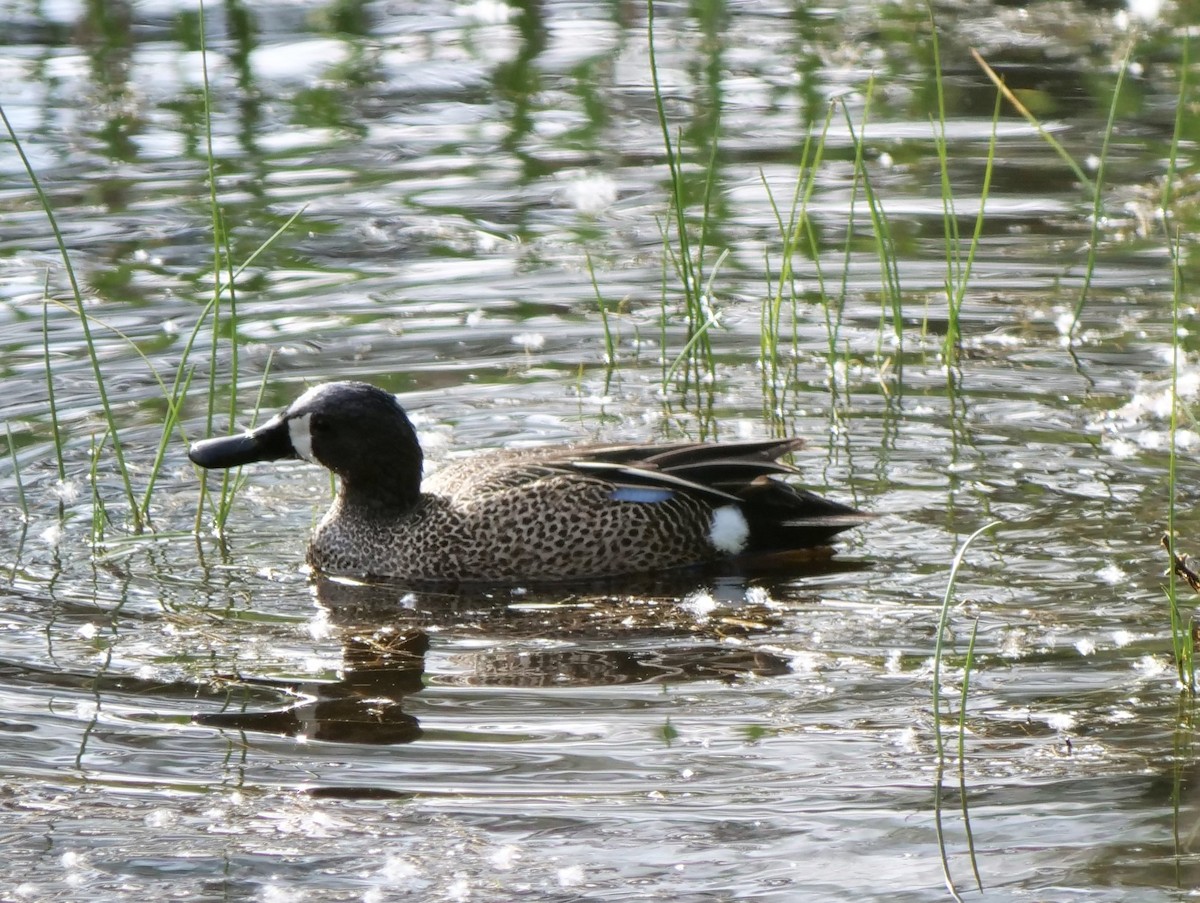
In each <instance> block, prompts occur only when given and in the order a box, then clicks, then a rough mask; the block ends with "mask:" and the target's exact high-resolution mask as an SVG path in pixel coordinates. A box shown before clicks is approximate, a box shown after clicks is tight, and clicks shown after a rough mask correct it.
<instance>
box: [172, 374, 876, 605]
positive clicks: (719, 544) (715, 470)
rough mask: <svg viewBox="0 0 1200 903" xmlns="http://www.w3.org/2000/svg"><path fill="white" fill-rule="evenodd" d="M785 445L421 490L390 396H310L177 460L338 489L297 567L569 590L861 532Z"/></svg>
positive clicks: (514, 469) (503, 463)
mask: <svg viewBox="0 0 1200 903" xmlns="http://www.w3.org/2000/svg"><path fill="white" fill-rule="evenodd" d="M800 445H801V442H800V441H799V440H796V439H790V440H766V441H754V442H738V443H731V444H721V445H714V444H696V443H677V444H673V445H645V446H588V447H581V448H580V447H576V448H558V449H541V448H539V449H529V450H524V451H517V452H493V453H489V454H483V455H479V456H476V457H473V458H468V459H464V460H462V461H459V462H456V463H453V464H450V465H448V466H446V467H444V468H442V469H441V470H439V471H438V472H436V473H435V474H433V475H432V476H431V477H430V478H429V479H428V480H426V481H425V482H424V483H423V484H422V483H421V464H422V460H421V450H420V445H419V444H418V442H417V438H416V433H415V431H414V430H413V428H412V426H411V424H410V423H409V422H408V418H407V416H406V415H405V414H404V411H403V409H402V408H401V407H400V405H399V403H398V402H397V401H396V400H395V397H394V396H393V395H391V394H390V393H387V392H385V391H383V390H382V389H378V388H376V387H374V386H370V385H367V384H365V383H328V384H326V385H323V386H318V387H316V388H314V389H311V390H309V391H308V392H307V393H305V394H304V395H303V396H302V397H301V398H299V399H298V400H297V401H296V402H295V403H294V404H293V405H292V406H291V407H289V408H288V409H287V410H286V411H284V412H283V413H282V414H280V415H278V416H276V417H275V418H273V419H272V420H271V421H269V422H268V423H266V424H264V425H263V426H262V427H260V428H259V429H257V430H254V431H252V432H249V433H246V434H244V435H242V436H235V437H230V438H227V439H210V440H206V441H204V442H199V443H197V444H196V445H194V446H193V447H192V450H191V452H190V457H191V458H192V460H193V461H194V462H196V463H197V464H200V465H201V466H204V467H233V466H237V465H240V464H247V463H250V462H252V461H262V460H274V459H279V458H289V457H300V458H304V459H306V460H310V461H313V462H315V463H319V464H322V465H324V466H326V467H328V468H329V469H330V470H332V471H333V472H334V473H336V474H338V476H339V477H340V478H341V480H340V483H339V487H338V495H337V499H336V500H335V501H334V504H333V507H332V508H331V509H330V510H329V512H328V513H327V514H326V515H325V517H324V519H323V520H322V521H321V523H320V525H319V526H318V527H317V530H316V532H315V533H314V535H313V538H312V542H311V544H310V546H309V551H308V561H309V563H310V564H311V565H312V566H313V567H314V568H317V569H318V570H321V571H324V572H326V573H331V574H345V575H353V576H360V577H367V576H371V577H391V578H396V579H401V580H419V581H423V582H426V581H428V582H438V583H446V582H453V583H458V582H504V583H511V582H514V581H539V580H540V581H546V580H580V579H596V578H605V577H614V576H620V575H624V574H635V573H645V572H652V571H659V570H664V569H668V568H680V567H687V566H691V565H702V564H706V563H714V562H718V561H721V560H723V559H732V558H738V557H742V556H748V555H761V554H772V553H779V552H791V551H794V550H797V549H805V548H812V547H814V546H823V545H825V544H827V543H828V542H829V540H830V539H831V538H832V537H833V536H834V535H835V534H837V533H839V532H841V531H842V530H845V529H847V528H849V527H852V526H855V525H856V524H859V523H862V522H863V521H865V520H867V519H868V518H869V517H870V515H867V514H863V513H862V512H859V511H856V510H855V509H853V508H850V507H848V506H845V505H841V504H839V503H837V502H830V501H828V500H826V499H822V498H820V497H819V496H816V495H813V494H812V493H810V492H807V491H806V490H803V489H800V488H798V487H796V486H793V485H792V484H790V483H786V482H784V481H782V480H780V479H776V478H775V477H776V476H777V475H786V474H794V473H795V472H796V471H795V470H794V469H793V468H791V467H788V466H786V465H783V464H779V463H778V462H777V460H776V459H778V458H779V457H781V456H782V455H784V454H786V453H787V452H790V451H793V450H794V449H796V448H798V447H799V446H800Z"/></svg>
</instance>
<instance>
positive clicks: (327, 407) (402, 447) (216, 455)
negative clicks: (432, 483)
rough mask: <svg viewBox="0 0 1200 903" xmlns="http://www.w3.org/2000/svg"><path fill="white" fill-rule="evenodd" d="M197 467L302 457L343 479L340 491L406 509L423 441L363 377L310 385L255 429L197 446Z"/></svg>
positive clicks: (390, 399) (413, 494)
mask: <svg viewBox="0 0 1200 903" xmlns="http://www.w3.org/2000/svg"><path fill="white" fill-rule="evenodd" d="M188 457H189V458H191V459H192V461H193V462H194V463H196V464H199V465H200V466H201V467H207V468H224V467H238V466H241V465H242V464H251V463H254V462H256V461H277V460H280V459H283V458H303V459H304V460H305V461H311V462H313V463H314V464H320V465H321V466H323V467H327V468H329V469H330V470H332V471H333V472H334V473H335V474H337V475H338V476H339V477H341V478H342V489H341V491H342V494H343V496H345V497H346V498H347V499H348V500H349V501H351V502H353V503H355V504H360V505H365V506H366V507H367V508H387V509H394V508H396V507H402V508H407V507H410V506H411V505H412V504H414V503H415V502H416V500H417V497H418V496H419V495H420V491H421V463H422V456H421V445H420V442H419V441H418V439H417V433H416V430H414V429H413V427H412V424H411V423H409V420H408V416H407V415H406V414H405V413H404V409H403V408H402V407H400V403H399V402H398V401H396V396H394V395H392V394H391V393H390V392H385V391H384V390H383V389H380V388H378V387H376V386H372V385H370V384H368V383H360V382H336V383H325V384H324V385H320V386H314V387H313V388H311V389H309V390H308V391H307V392H305V393H304V394H303V395H301V396H300V397H299V398H297V399H296V400H295V401H294V402H292V404H291V405H290V406H289V407H288V409H287V410H285V411H283V412H282V413H280V414H276V415H275V416H274V417H272V418H271V419H270V420H268V421H267V422H266V423H264V424H263V425H262V426H260V427H258V428H257V429H254V430H251V431H249V432H247V433H243V434H242V435H240V436H229V437H222V438H217V439H205V440H203V441H201V442H197V443H195V444H194V445H193V446H192V447H191V449H190V450H189V451H188Z"/></svg>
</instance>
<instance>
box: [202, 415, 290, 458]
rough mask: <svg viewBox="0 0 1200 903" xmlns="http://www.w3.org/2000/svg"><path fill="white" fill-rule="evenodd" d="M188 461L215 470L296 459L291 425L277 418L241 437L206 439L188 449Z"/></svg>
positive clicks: (281, 418)
mask: <svg viewBox="0 0 1200 903" xmlns="http://www.w3.org/2000/svg"><path fill="white" fill-rule="evenodd" d="M188 457H189V458H191V459H192V463H193V464H199V465H200V466H201V467H207V468H209V469H214V468H225V467H241V466H242V465H243V464H253V463H254V462H256V461H277V460H279V459H280V458H294V457H296V452H295V450H294V449H293V448H292V440H291V437H290V436H289V435H288V426H287V421H285V420H284V419H283V417H273V418H271V419H270V420H268V421H267V422H266V423H264V424H263V425H262V426H260V427H259V428H258V429H256V430H251V431H250V432H248V433H242V434H241V435H240V436H218V437H217V438H215V439H202V440H201V441H199V442H196V443H194V444H193V445H192V447H191V448H190V449H188Z"/></svg>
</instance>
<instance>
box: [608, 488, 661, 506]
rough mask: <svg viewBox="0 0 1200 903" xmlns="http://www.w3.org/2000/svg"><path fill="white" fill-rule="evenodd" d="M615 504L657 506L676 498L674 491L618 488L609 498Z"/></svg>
mask: <svg viewBox="0 0 1200 903" xmlns="http://www.w3.org/2000/svg"><path fill="white" fill-rule="evenodd" d="M608 497H609V498H610V499H612V500H613V501H614V502H641V503H642V504H644V505H656V504H658V503H659V502H667V501H670V500H671V499H673V498H674V497H675V490H674V489H657V488H655V487H652V486H617V487H615V488H614V489H613V491H612V492H611V493H610V494H609V496H608Z"/></svg>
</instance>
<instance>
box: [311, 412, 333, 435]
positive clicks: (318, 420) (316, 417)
mask: <svg viewBox="0 0 1200 903" xmlns="http://www.w3.org/2000/svg"><path fill="white" fill-rule="evenodd" d="M308 430H309V432H310V433H326V432H328V431H329V419H328V418H327V417H323V416H322V415H320V414H313V415H312V416H311V417H309V418H308Z"/></svg>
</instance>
